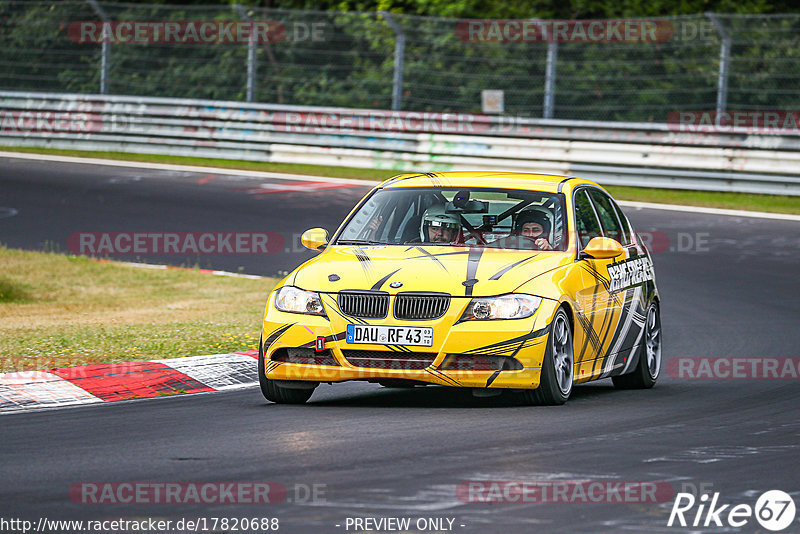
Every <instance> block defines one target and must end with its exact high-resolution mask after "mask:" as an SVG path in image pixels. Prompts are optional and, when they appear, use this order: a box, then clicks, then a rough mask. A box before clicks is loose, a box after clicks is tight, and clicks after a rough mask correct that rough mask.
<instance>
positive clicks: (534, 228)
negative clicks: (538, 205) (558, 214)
mask: <svg viewBox="0 0 800 534" xmlns="http://www.w3.org/2000/svg"><path fill="white" fill-rule="evenodd" d="M514 233H515V234H516V235H518V236H521V237H527V238H528V239H530V240H532V241H533V242H534V243H535V244H536V246H537V247H539V250H553V247H552V246H551V245H550V242H549V241H547V236H548V235H549V234H550V221H548V220H547V216H545V214H544V213H542V212H541V211H539V210H523V211H522V212H520V214H519V215H518V216H517V220H516V221H515V222H514Z"/></svg>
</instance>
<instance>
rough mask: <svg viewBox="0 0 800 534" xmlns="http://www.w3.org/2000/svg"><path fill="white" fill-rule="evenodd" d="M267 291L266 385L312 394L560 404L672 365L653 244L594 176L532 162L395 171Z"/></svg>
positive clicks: (303, 397)
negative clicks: (502, 169) (377, 388)
mask: <svg viewBox="0 0 800 534" xmlns="http://www.w3.org/2000/svg"><path fill="white" fill-rule="evenodd" d="M302 242H303V245H304V246H306V247H307V248H310V249H312V250H315V251H319V252H320V253H319V255H318V256H316V257H315V258H313V259H311V260H309V261H307V262H305V263H304V264H302V265H300V266H299V267H297V268H296V269H295V270H294V271H293V272H292V273H290V274H289V275H288V276H287V277H286V278H284V279H283V280H282V281H281V282H279V283H278V285H277V287H276V288H275V290H274V291H273V292H272V293H271V294H270V295H269V298H268V299H267V306H266V310H265V314H264V322H263V326H262V336H261V342H260V343H259V358H258V362H259V371H258V374H259V380H260V385H261V391H262V393H263V394H264V397H265V398H266V399H268V400H270V401H273V402H277V403H303V402H305V401H307V400H308V399H309V398H310V397H311V395H312V394H313V392H314V388H316V387H317V386H318V385H319V384H320V383H321V382H328V383H335V382H343V381H346V380H366V381H369V382H377V383H380V384H383V385H385V386H387V387H411V386H416V385H427V384H436V385H440V386H447V387H459V388H471V389H472V390H473V393H474V394H476V395H478V396H490V395H493V394H497V393H500V392H502V391H503V390H515V391H518V392H519V393H520V394H521V396H522V398H523V399H525V401H527V402H530V403H532V404H550V405H555V404H563V403H564V402H566V401H567V399H568V398H569V396H570V394H571V392H572V389H573V386H574V385H575V384H579V383H582V382H588V381H591V380H598V379H602V378H607V377H611V378H612V379H613V381H614V385H615V386H617V387H619V388H649V387H652V386H653V385H654V384H655V382H656V380H657V378H658V375H659V372H660V368H661V321H660V315H659V295H658V289H657V288H656V284H655V274H654V271H653V264H652V261H651V258H650V253H649V252H648V250H647V248H646V247H645V245H644V243H643V242H642V241H641V240H639V239H637V235H636V233H635V232H634V230H633V228H632V227H631V224H630V222H629V221H628V219H627V217H626V216H625V214H624V213H623V211H622V210H621V209H620V207H619V206H618V205H617V203H616V202H615V201H614V200H613V199H612V198H611V196H610V195H609V194H608V193H607V192H606V191H605V190H604V189H603V188H601V187H600V186H598V185H597V184H596V183H593V182H591V181H589V180H585V179H580V178H571V177H565V176H550V175H538V174H523V173H493V172H447V173H427V174H413V175H412V174H408V175H401V176H397V177H394V178H391V179H389V180H387V181H385V182H383V183H381V184H380V185H378V186H376V187H375V188H374V189H373V190H372V191H370V192H369V193H368V194H367V195H366V196H365V197H364V198H363V199H362V200H361V201H360V202H359V203H358V205H357V206H356V207H355V208H354V209H353V210H352V212H351V213H350V214H349V215H348V216H347V218H346V219H345V220H344V222H343V223H342V224H341V226H340V227H339V228H338V229H337V230H336V232H334V233H333V235H332V236H331V237H330V238H329V236H328V233H327V232H326V231H325V230H324V229H322V228H314V229H311V230H308V231H306V232H305V233H304V234H303V237H302Z"/></svg>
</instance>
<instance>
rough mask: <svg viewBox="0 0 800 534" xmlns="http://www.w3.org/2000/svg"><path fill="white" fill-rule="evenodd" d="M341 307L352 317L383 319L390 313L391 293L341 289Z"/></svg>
mask: <svg viewBox="0 0 800 534" xmlns="http://www.w3.org/2000/svg"><path fill="white" fill-rule="evenodd" d="M339 309H340V310H342V313H344V314H345V315H349V316H350V317H363V318H364V319H383V318H384V317H386V315H387V314H388V313H389V294H388V293H384V292H377V291H369V292H368V291H340V292H339Z"/></svg>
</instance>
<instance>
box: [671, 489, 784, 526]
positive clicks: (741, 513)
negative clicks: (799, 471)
mask: <svg viewBox="0 0 800 534" xmlns="http://www.w3.org/2000/svg"><path fill="white" fill-rule="evenodd" d="M795 512H796V510H795V505H794V500H793V499H792V497H791V495H789V494H788V493H786V492H784V491H781V490H770V491H767V492H764V493H763V494H761V496H760V497H759V498H758V500H757V501H756V504H755V506H754V507H753V506H750V505H749V504H737V505H734V506H732V505H730V504H723V505H720V504H719V492H716V493H714V495H712V496H711V497H709V496H708V494H703V495H701V496H700V498H699V499H698V498H696V497H695V496H694V495H692V494H691V493H678V495H677V496H676V497H675V502H674V503H673V505H672V512H670V514H669V521H667V526H668V527H672V526H675V527H711V526H715V527H723V526H728V527H733V528H736V529H740V528H742V527H744V526H745V525H748V524H750V522H751V521H752V520H753V518H755V520H756V521H758V524H760V525H761V527H763V528H765V529H767V530H771V531H772V532H778V531H781V530H784V529H786V528H788V527H789V526H790V525H791V524H792V523H793V522H794V518H795Z"/></svg>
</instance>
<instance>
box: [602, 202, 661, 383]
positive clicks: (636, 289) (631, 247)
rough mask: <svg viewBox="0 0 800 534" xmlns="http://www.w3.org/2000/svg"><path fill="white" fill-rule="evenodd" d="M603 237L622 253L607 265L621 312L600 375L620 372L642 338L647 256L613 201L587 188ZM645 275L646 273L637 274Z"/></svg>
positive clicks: (611, 286) (645, 302)
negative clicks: (618, 243) (621, 250)
mask: <svg viewBox="0 0 800 534" xmlns="http://www.w3.org/2000/svg"><path fill="white" fill-rule="evenodd" d="M589 196H590V197H591V199H592V201H593V203H594V206H595V209H596V210H597V212H598V216H599V218H600V224H601V225H602V226H603V231H604V234H605V235H606V237H611V238H612V239H615V240H617V241H619V242H620V244H621V245H622V246H623V248H624V250H625V255H624V256H622V257H619V258H615V259H614V261H613V262H612V263H611V264H610V269H609V279H610V282H611V283H610V294H611V295H612V296H616V297H617V300H618V301H620V302H622V310H621V315H620V317H619V321H618V323H617V326H616V328H615V331H614V335H613V338H612V342H611V346H610V347H609V349H608V352H609V358H608V359H607V360H606V362H605V369H604V374H605V375H608V374H611V373H614V374H616V372H624V371H626V370H627V369H628V368H629V367H630V363H631V360H630V355H631V353H632V351H633V349H634V348H635V346H636V345H638V344H639V343H640V342H641V340H642V335H643V333H644V326H645V318H646V317H645V316H646V310H647V302H648V295H647V289H646V287H645V282H646V280H647V279H648V278H649V274H648V273H652V271H651V269H650V258H649V257H648V255H647V253H646V252H645V250H644V249H642V248H640V247H638V246H637V245H636V240H635V239H634V238H633V235H632V229H631V225H630V223H629V222H628V220H627V218H626V217H625V214H624V213H622V210H621V209H620V208H619V206H617V204H616V203H615V202H614V201H613V200H612V199H611V198H610V197H609V196H608V195H606V194H605V193H604V192H603V191H600V190H598V189H591V190H589ZM637 274H645V275H646V276H637Z"/></svg>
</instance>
